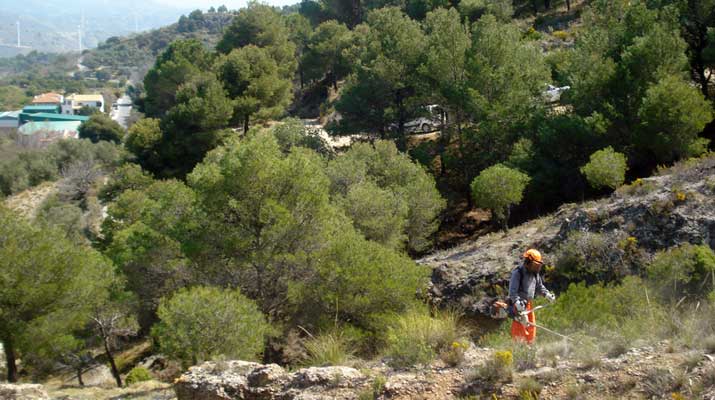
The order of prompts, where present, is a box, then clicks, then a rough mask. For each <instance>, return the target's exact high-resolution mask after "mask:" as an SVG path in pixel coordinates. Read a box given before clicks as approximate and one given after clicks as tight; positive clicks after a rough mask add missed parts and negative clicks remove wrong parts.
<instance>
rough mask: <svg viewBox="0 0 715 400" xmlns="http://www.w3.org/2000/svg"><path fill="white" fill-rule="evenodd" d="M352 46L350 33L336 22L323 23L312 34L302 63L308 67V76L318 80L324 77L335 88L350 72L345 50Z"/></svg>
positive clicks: (345, 27)
mask: <svg viewBox="0 0 715 400" xmlns="http://www.w3.org/2000/svg"><path fill="white" fill-rule="evenodd" d="M352 44H353V35H352V32H351V31H350V30H349V29H348V27H347V26H345V25H344V24H341V23H339V22H338V21H334V20H330V21H325V22H323V23H321V24H320V25H318V26H317V27H316V28H315V32H313V34H312V36H311V38H310V43H309V44H308V46H307V48H308V51H307V52H306V54H305V60H304V63H305V64H307V65H308V66H309V69H308V71H307V73H308V76H314V77H316V78H318V79H320V78H322V77H323V76H326V77H328V78H329V80H330V83H332V84H333V86H334V87H337V81H338V79H341V78H343V77H344V76H345V75H346V74H347V73H349V72H350V70H351V68H350V63H349V60H348V58H347V57H346V55H347V54H348V53H347V49H348V48H349V47H350V46H351V45H352Z"/></svg>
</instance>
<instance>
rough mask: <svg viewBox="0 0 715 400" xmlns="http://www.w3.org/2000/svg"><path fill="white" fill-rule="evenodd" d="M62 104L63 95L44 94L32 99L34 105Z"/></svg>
mask: <svg viewBox="0 0 715 400" xmlns="http://www.w3.org/2000/svg"><path fill="white" fill-rule="evenodd" d="M48 103H57V104H59V103H62V95H60V94H57V93H52V92H50V93H43V94H39V95H37V96H35V97H34V98H33V99H32V104H48Z"/></svg>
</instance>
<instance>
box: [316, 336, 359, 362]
mask: <svg viewBox="0 0 715 400" xmlns="http://www.w3.org/2000/svg"><path fill="white" fill-rule="evenodd" d="M305 349H306V350H307V352H308V358H307V360H306V364H307V365H312V366H329V365H347V364H348V363H349V362H350V361H351V359H352V356H353V354H352V350H351V349H350V343H349V341H348V340H346V338H345V337H343V335H342V334H340V333H324V334H321V335H318V336H315V337H312V338H310V339H309V340H307V341H306V342H305Z"/></svg>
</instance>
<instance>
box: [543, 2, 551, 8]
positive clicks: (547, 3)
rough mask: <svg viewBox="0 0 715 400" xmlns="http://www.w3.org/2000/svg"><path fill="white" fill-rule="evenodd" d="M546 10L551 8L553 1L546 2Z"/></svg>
mask: <svg viewBox="0 0 715 400" xmlns="http://www.w3.org/2000/svg"><path fill="white" fill-rule="evenodd" d="M544 8H545V9H547V10H548V9H550V8H551V0H544Z"/></svg>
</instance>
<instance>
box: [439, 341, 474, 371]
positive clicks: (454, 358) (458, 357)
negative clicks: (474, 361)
mask: <svg viewBox="0 0 715 400" xmlns="http://www.w3.org/2000/svg"><path fill="white" fill-rule="evenodd" d="M468 348H469V344H468V343H466V342H463V341H459V340H458V341H455V342H452V344H451V345H449V347H447V348H446V349H444V350H442V352H441V353H440V354H439V358H440V359H441V360H442V361H444V363H445V364H447V365H449V366H451V367H456V366H458V365H460V364H462V362H464V353H465V352H466V351H467V349H468Z"/></svg>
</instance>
